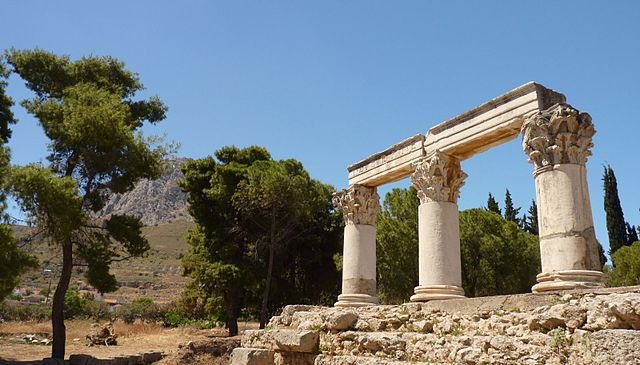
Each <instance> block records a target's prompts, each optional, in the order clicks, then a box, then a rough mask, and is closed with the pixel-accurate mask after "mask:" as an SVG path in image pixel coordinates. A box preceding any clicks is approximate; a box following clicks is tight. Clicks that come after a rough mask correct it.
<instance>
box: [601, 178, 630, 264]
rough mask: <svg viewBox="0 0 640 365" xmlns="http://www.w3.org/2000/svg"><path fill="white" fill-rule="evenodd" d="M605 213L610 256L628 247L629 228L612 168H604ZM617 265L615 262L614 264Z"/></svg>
mask: <svg viewBox="0 0 640 365" xmlns="http://www.w3.org/2000/svg"><path fill="white" fill-rule="evenodd" d="M602 180H603V182H604V211H605V213H606V216H607V232H608V234H609V255H612V256H613V254H614V253H615V252H616V251H618V250H619V249H620V248H621V247H623V246H625V245H627V243H628V237H627V226H626V222H625V220H624V213H623V212H622V206H621V205H620V198H619V197H618V183H617V181H616V175H615V173H614V172H613V169H612V168H611V166H609V165H607V166H605V167H604V174H603V176H602ZM613 264H614V265H615V262H614V263H613Z"/></svg>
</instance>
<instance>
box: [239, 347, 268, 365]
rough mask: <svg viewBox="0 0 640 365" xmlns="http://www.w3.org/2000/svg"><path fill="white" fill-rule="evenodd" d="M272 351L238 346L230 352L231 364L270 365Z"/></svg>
mask: <svg viewBox="0 0 640 365" xmlns="http://www.w3.org/2000/svg"><path fill="white" fill-rule="evenodd" d="M273 363H274V352H273V351H270V350H265V349H256V348H242V347H238V348H236V349H234V350H233V352H232V353H231V365H271V364H273Z"/></svg>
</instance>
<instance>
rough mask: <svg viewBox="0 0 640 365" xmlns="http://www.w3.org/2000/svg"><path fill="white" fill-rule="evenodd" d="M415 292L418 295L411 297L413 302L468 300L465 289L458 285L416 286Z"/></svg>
mask: <svg viewBox="0 0 640 365" xmlns="http://www.w3.org/2000/svg"><path fill="white" fill-rule="evenodd" d="M413 291H414V292H415V293H416V294H415V295H412V296H411V301H412V302H426V301H429V300H444V299H461V298H466V297H465V296H464V289H462V288H461V287H459V286H457V285H423V286H416V288H415V289H414V290H413Z"/></svg>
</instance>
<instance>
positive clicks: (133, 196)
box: [99, 158, 191, 225]
mask: <svg viewBox="0 0 640 365" xmlns="http://www.w3.org/2000/svg"><path fill="white" fill-rule="evenodd" d="M187 161H189V159H188V158H172V159H168V160H166V162H165V172H164V174H163V175H162V176H161V177H160V178H159V179H156V180H143V181H140V182H139V183H138V184H137V185H136V187H135V188H134V189H133V190H131V191H130V192H128V193H125V194H114V195H113V196H112V197H111V198H110V199H109V201H108V202H107V204H106V205H105V207H104V208H103V209H102V211H101V212H100V213H99V215H100V216H109V215H111V214H128V215H135V216H139V217H142V222H143V223H144V224H146V225H157V224H164V223H169V222H173V221H175V220H187V221H190V220H191V216H190V215H189V213H188V212H187V195H186V194H185V193H183V192H182V191H181V190H180V188H179V187H178V184H177V181H178V180H180V179H182V178H183V175H182V171H180V167H181V166H182V164H184V163H185V162H187Z"/></svg>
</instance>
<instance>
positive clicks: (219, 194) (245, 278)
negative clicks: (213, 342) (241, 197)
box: [180, 147, 271, 336]
mask: <svg viewBox="0 0 640 365" xmlns="http://www.w3.org/2000/svg"><path fill="white" fill-rule="evenodd" d="M214 155H215V158H214V157H206V158H202V159H199V160H193V161H190V162H187V163H186V164H184V165H183V166H182V171H183V173H184V179H183V180H182V181H181V182H180V186H181V187H182V189H183V190H184V191H186V192H187V193H188V201H189V213H190V214H191V216H192V217H193V219H194V221H195V223H196V227H195V228H193V229H192V230H191V232H190V233H189V235H188V237H187V240H188V242H189V243H190V244H191V249H190V250H189V253H188V254H187V255H186V256H185V257H184V259H183V261H182V264H183V267H184V269H185V274H186V275H188V276H189V277H190V281H189V282H188V284H187V290H186V293H185V295H187V296H189V298H188V299H191V300H193V301H194V302H196V301H197V300H198V299H201V300H202V301H203V304H202V306H203V307H204V311H205V312H207V313H209V314H210V315H218V316H221V317H222V318H224V320H225V322H226V327H227V328H228V330H229V335H231V336H235V335H237V334H238V316H239V315H240V310H241V309H242V307H243V306H244V303H245V301H250V299H251V298H250V296H251V295H252V294H253V292H252V290H251V287H250V284H251V283H253V282H255V278H254V268H255V267H254V265H253V262H252V260H251V252H252V251H253V250H254V247H253V245H252V243H250V242H249V241H248V240H247V239H246V237H245V236H244V235H243V234H242V232H240V230H239V227H238V224H237V220H238V213H237V212H236V211H235V209H234V207H233V204H232V199H233V195H234V194H235V192H236V190H237V189H238V184H240V182H241V181H243V180H244V179H246V175H247V169H248V168H249V166H251V165H252V164H254V163H256V162H257V161H267V160H270V159H271V155H269V152H268V151H267V150H266V149H264V148H261V147H248V148H245V149H239V148H236V147H224V148H222V149H220V150H218V151H216V152H215V154H214ZM243 284H244V285H243Z"/></svg>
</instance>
